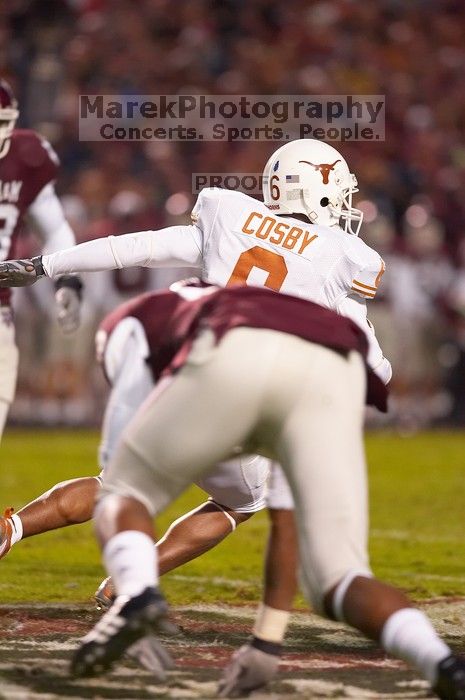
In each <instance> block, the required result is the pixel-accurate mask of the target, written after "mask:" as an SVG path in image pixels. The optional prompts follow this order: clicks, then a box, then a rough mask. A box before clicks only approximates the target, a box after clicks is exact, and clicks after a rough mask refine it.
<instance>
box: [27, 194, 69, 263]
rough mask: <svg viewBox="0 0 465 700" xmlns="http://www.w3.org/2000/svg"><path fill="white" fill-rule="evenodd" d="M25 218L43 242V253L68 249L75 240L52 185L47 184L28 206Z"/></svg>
mask: <svg viewBox="0 0 465 700" xmlns="http://www.w3.org/2000/svg"><path fill="white" fill-rule="evenodd" d="M27 217H28V219H29V220H30V222H31V224H32V226H33V228H34V230H35V231H37V233H38V234H39V236H40V237H41V239H42V240H43V242H44V244H45V245H44V249H43V252H44V253H53V252H54V251H55V250H61V249H62V248H69V247H70V246H72V245H74V244H75V242H76V240H75V238H74V233H73V231H72V228H71V226H70V225H69V223H68V222H67V221H66V219H65V214H64V212H63V208H62V206H61V203H60V200H59V199H58V197H57V195H56V192H55V187H54V186H53V183H51V182H49V183H48V185H45V187H44V188H43V189H41V191H40V192H39V194H38V195H37V197H36V198H35V199H34V201H33V202H32V204H31V205H30V206H29V209H28V212H27Z"/></svg>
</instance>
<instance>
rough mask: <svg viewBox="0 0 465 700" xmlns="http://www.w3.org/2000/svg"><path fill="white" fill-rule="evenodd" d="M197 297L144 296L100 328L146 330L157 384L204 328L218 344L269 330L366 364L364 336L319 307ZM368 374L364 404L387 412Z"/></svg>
mask: <svg viewBox="0 0 465 700" xmlns="http://www.w3.org/2000/svg"><path fill="white" fill-rule="evenodd" d="M183 289H184V290H189V291H190V290H192V287H184V288H183ZM196 292H197V294H198V295H199V296H198V297H197V298H195V299H193V300H189V301H188V300H187V299H186V298H185V296H184V294H183V292H182V290H181V292H180V293H179V292H174V291H163V292H152V293H148V294H143V295H141V296H139V297H136V298H135V299H133V300H132V301H130V302H128V303H127V304H123V305H122V306H120V307H118V309H116V310H115V311H114V312H112V313H111V314H110V315H109V316H107V317H106V318H105V319H104V321H103V322H102V324H101V326H100V327H101V328H102V329H103V330H105V331H106V332H107V333H108V334H110V333H111V331H112V330H113V328H115V326H116V324H117V323H118V322H119V321H120V320H121V319H123V318H125V317H127V316H132V317H134V318H137V319H138V320H139V321H140V322H141V324H142V325H143V327H144V329H145V333H146V336H147V342H148V345H149V349H150V356H149V357H148V358H147V362H148V364H149V365H150V367H151V369H152V372H153V376H154V378H155V380H157V379H158V377H159V376H160V375H161V374H162V372H163V371H165V370H169V371H171V372H176V371H177V370H178V369H180V368H181V367H182V366H183V364H184V362H185V360H186V358H187V355H188V354H189V350H190V348H191V345H192V342H193V340H194V338H195V336H196V334H197V332H198V331H199V330H200V329H202V328H210V329H211V330H212V331H213V333H214V334H215V337H216V339H217V341H218V342H219V341H220V340H221V338H222V337H223V336H224V335H225V334H226V333H227V332H228V331H230V330H232V329H233V328H238V327H244V326H245V327H249V328H268V329H270V330H275V331H280V332H281V333H289V334H292V335H296V336H298V337H299V338H303V339H304V340H308V341H310V342H312V343H317V344H319V345H323V346H325V347H328V348H332V349H334V350H337V351H339V352H343V353H347V352H350V351H351V350H356V351H358V352H360V354H361V355H362V356H363V357H364V359H365V360H366V357H367V351H368V342H367V339H366V336H365V334H364V333H363V331H362V330H361V329H360V328H359V327H358V326H357V325H356V324H355V323H353V322H352V321H351V320H350V319H348V318H345V317H343V316H339V315H338V314H336V313H335V312H334V311H330V310H329V309H326V308H323V307H322V306H319V305H318V304H314V303H313V302H310V301H307V300H305V299H298V298H297V297H292V296H290V295H287V294H279V293H276V292H273V291H271V290H269V289H266V288H259V287H247V286H237V287H229V288H226V289H218V288H213V287H207V288H204V289H199V290H198V291H197V290H196ZM189 296H192V295H190V294H189ZM367 372H368V380H369V381H368V392H367V402H368V403H370V404H373V405H375V406H377V407H378V408H379V409H380V410H382V411H386V408H387V389H386V387H385V386H384V384H383V383H382V382H381V380H380V379H379V378H378V377H377V376H376V375H375V374H374V373H373V372H372V371H371V370H370V369H368V368H367Z"/></svg>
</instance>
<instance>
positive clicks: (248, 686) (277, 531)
mask: <svg viewBox="0 0 465 700" xmlns="http://www.w3.org/2000/svg"><path fill="white" fill-rule="evenodd" d="M269 515H270V522H271V528H270V536H269V540H268V549H267V554H266V561H265V591H264V596H263V602H262V603H261V604H260V607H259V610H258V614H257V619H256V621H255V626H254V629H253V636H252V638H251V640H250V641H249V642H248V643H247V644H244V645H243V646H242V647H241V648H240V649H238V650H237V651H236V652H235V653H234V654H233V656H232V658H231V660H230V662H229V663H228V665H227V666H226V668H225V669H224V671H223V674H222V676H221V680H220V682H219V686H218V692H219V696H220V697H222V698H237V697H241V696H243V695H244V694H247V693H250V692H251V691H253V690H256V689H258V688H263V687H264V686H265V685H267V683H269V682H270V681H272V680H273V678H275V676H276V674H277V673H278V670H279V660H280V657H281V652H282V642H283V639H284V635H285V633H286V629H287V625H288V621H289V615H290V610H291V607H292V602H293V600H294V596H295V593H296V590H297V580H296V570H297V558H298V556H297V532H296V528H295V521H294V511H293V510H289V509H282V508H279V509H274V508H273V509H270V510H269Z"/></svg>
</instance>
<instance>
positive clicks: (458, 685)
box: [433, 654, 465, 700]
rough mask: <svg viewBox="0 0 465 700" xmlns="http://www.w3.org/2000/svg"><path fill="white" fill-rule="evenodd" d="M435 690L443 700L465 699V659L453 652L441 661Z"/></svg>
mask: <svg viewBox="0 0 465 700" xmlns="http://www.w3.org/2000/svg"><path fill="white" fill-rule="evenodd" d="M433 690H434V692H435V693H436V695H437V696H438V697H439V698H442V700H465V659H464V658H462V657H460V656H455V655H454V654H451V656H448V657H447V659H444V660H443V661H441V663H440V664H439V666H438V680H437V681H436V684H435V685H434V687H433Z"/></svg>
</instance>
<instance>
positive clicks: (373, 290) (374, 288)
mask: <svg viewBox="0 0 465 700" xmlns="http://www.w3.org/2000/svg"><path fill="white" fill-rule="evenodd" d="M376 279H378V278H376ZM352 284H356V285H358V286H359V287H363V288H364V289H369V290H370V291H372V292H376V290H377V289H378V285H376V287H370V285H369V284H363V282H359V281H358V280H353V281H352Z"/></svg>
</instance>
